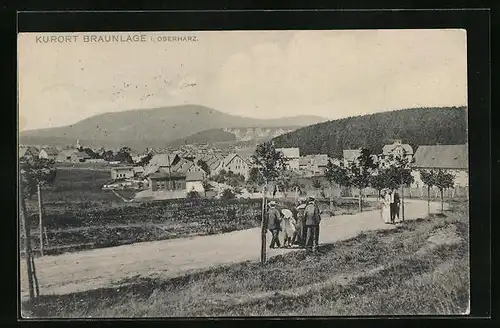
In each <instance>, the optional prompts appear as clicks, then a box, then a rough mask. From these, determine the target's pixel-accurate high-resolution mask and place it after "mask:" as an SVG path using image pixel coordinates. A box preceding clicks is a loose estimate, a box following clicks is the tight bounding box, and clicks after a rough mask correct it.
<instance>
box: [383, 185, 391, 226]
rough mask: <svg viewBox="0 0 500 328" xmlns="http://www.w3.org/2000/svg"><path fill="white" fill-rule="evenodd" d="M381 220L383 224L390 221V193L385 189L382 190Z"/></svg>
mask: <svg viewBox="0 0 500 328" xmlns="http://www.w3.org/2000/svg"><path fill="white" fill-rule="evenodd" d="M381 212H382V220H383V221H384V223H385V224H390V223H391V195H390V194H389V193H388V192H387V189H386V190H384V191H383V194H382V210H381Z"/></svg>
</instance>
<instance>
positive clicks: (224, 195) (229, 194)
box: [221, 189, 236, 199]
mask: <svg viewBox="0 0 500 328" xmlns="http://www.w3.org/2000/svg"><path fill="white" fill-rule="evenodd" d="M235 197H236V195H235V194H234V192H233V191H232V190H231V189H224V191H223V192H222V196H221V199H234V198H235Z"/></svg>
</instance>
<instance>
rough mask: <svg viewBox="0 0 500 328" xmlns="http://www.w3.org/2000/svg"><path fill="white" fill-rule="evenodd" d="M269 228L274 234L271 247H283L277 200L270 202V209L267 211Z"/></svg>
mask: <svg viewBox="0 0 500 328" xmlns="http://www.w3.org/2000/svg"><path fill="white" fill-rule="evenodd" d="M267 229H269V231H270V232H271V234H272V238H271V245H270V246H269V247H270V248H275V247H276V246H278V247H281V243H280V240H279V232H280V230H281V226H280V213H279V212H278V210H277V209H276V202H275V201H270V202H269V210H268V211H267Z"/></svg>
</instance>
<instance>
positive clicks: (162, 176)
mask: <svg viewBox="0 0 500 328" xmlns="http://www.w3.org/2000/svg"><path fill="white" fill-rule="evenodd" d="M149 177H150V178H151V179H170V178H172V180H173V179H176V180H178V179H183V178H184V179H185V178H186V175H185V174H182V173H179V172H171V173H165V172H157V173H152V174H151V175H150V176H149Z"/></svg>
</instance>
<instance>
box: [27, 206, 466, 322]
mask: <svg viewBox="0 0 500 328" xmlns="http://www.w3.org/2000/svg"><path fill="white" fill-rule="evenodd" d="M468 222H469V219H468V204H467V203H464V202H454V203H453V204H451V207H450V211H447V212H446V213H445V215H444V216H443V215H438V216H435V215H432V216H431V217H428V218H426V219H418V220H415V221H407V222H406V223H405V224H404V225H402V226H400V227H398V228H397V229H395V230H383V231H374V232H369V233H364V234H361V235H359V236H357V237H355V238H352V239H350V240H346V241H342V242H337V243H335V244H331V245H323V246H321V248H320V253H319V254H317V255H313V254H308V253H306V252H304V251H297V252H292V253H289V254H286V255H282V256H277V257H274V258H271V259H270V260H269V262H268V264H267V265H265V266H261V265H260V264H258V263H255V262H244V263H241V264H234V265H230V266H222V267H216V268H213V269H210V270H207V271H203V272H195V273H192V274H190V275H186V276H182V277H178V278H174V279H170V280H151V279H147V280H146V279H136V280H135V281H129V283H131V284H130V285H129V286H127V287H119V288H116V287H115V288H112V286H110V288H107V289H100V290H95V291H89V292H83V293H77V294H71V295H65V296H57V295H52V296H43V297H42V298H41V299H40V300H39V302H38V303H37V304H36V305H35V304H29V303H25V304H24V309H25V313H26V315H29V316H34V317H52V316H53V317H120V316H126V317H165V316H181V317H191V316H278V315H279V316H286V315H293V316H310V315H322V316H332V315H333V316H337V315H343V316H349V315H411V314H415V315H418V314H461V313H464V312H466V309H467V307H468V300H469V255H468V254H469V247H468V242H469V238H468V231H469V228H468V227H469V223H468Z"/></svg>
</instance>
